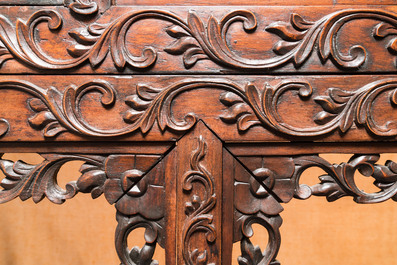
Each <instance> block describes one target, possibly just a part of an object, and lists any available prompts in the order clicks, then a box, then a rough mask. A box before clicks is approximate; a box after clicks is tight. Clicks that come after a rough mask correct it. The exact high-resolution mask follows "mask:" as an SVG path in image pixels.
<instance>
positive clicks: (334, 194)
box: [293, 155, 397, 203]
mask: <svg viewBox="0 0 397 265" xmlns="http://www.w3.org/2000/svg"><path fill="white" fill-rule="evenodd" d="M379 157H380V156H379V155H354V156H352V157H351V158H350V160H349V161H348V162H347V163H341V164H331V163H329V162H328V161H326V160H324V159H323V158H321V157H319V156H301V157H296V158H294V163H295V172H294V175H293V179H294V180H295V183H296V186H295V187H296V189H295V197H296V198H299V199H307V198H309V197H310V196H311V195H315V196H326V197H327V200H328V201H335V200H337V199H339V198H341V197H344V196H352V197H353V198H354V201H356V202H358V203H378V202H383V201H386V200H388V199H390V198H391V199H393V200H395V201H397V164H396V163H395V162H393V161H387V162H386V164H385V165H378V164H376V162H377V161H378V160H379ZM310 167H319V168H321V169H323V170H324V171H325V173H326V174H324V175H322V176H320V177H319V179H320V181H321V182H320V183H319V184H316V185H314V186H311V187H310V186H308V185H305V184H299V179H300V176H301V175H302V173H303V172H304V171H305V170H306V169H308V168H310ZM356 171H359V172H360V173H361V174H362V175H364V176H367V177H369V176H371V177H373V178H374V179H375V182H374V185H375V186H376V187H378V188H379V189H380V191H379V192H376V193H366V192H365V191H362V190H361V189H360V188H358V187H357V185H356V183H355V181H354V175H355V172H356Z"/></svg>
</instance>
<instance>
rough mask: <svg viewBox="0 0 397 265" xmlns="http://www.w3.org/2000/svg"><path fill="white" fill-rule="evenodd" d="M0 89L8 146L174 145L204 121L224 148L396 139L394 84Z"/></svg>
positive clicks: (66, 84)
mask: <svg viewBox="0 0 397 265" xmlns="http://www.w3.org/2000/svg"><path fill="white" fill-rule="evenodd" d="M53 78H55V79H56V78H57V76H53ZM0 86H1V88H2V89H0V103H1V104H2V109H1V110H0V119H1V122H0V126H1V127H0V129H1V135H2V136H3V137H2V140H3V141H104V140H105V141H149V142H150V141H175V140H176V139H178V138H180V137H181V136H182V135H183V134H184V133H185V132H187V131H188V130H189V129H190V128H191V127H192V126H193V125H194V124H195V122H197V121H198V120H203V121H204V122H205V123H206V124H207V125H208V126H209V127H210V128H211V129H212V130H214V132H215V133H216V134H217V135H219V137H221V138H222V139H223V140H224V141H227V142H235V141H244V142H246V141H256V142H257V141H326V142H329V141H338V142H357V141H372V140H375V141H391V140H393V139H395V136H396V135H397V129H396V128H395V124H396V120H397V112H396V108H395V106H396V104H397V103H396V102H397V101H396V99H395V98H396V97H395V95H396V87H397V78H396V77H395V76H393V75H390V76H384V77H382V76H380V75H365V76H361V75H354V76H345V75H344V76H329V77H327V78H326V79H325V78H323V77H321V76H314V75H310V76H309V75H302V76H293V77H291V76H255V75H246V76H241V75H235V76H228V77H224V76H211V77H203V76H193V75H192V76H190V77H186V76H176V75H174V76H156V75H147V76H95V79H93V78H92V77H91V76H66V77H62V79H61V78H59V80H57V82H56V83H55V84H54V81H53V79H52V78H48V77H47V76H25V77H21V76H12V75H10V76H6V75H2V76H0ZM98 114H100V115H101V118H100V119H98Z"/></svg>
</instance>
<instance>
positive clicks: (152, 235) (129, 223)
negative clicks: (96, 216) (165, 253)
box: [115, 213, 164, 265]
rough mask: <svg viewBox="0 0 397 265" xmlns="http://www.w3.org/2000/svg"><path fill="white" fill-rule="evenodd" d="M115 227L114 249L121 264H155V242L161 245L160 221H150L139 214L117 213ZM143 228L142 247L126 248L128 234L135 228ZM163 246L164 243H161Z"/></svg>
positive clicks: (161, 231)
mask: <svg viewBox="0 0 397 265" xmlns="http://www.w3.org/2000/svg"><path fill="white" fill-rule="evenodd" d="M117 222H118V225H117V229H116V240H115V242H116V250H117V254H118V255H119V258H120V260H121V264H122V265H140V264H143V265H157V264H158V262H157V261H156V260H153V255H154V251H155V250H156V243H157V242H158V243H159V244H160V245H162V243H163V242H162V238H163V235H162V233H163V228H162V224H161V225H160V223H161V222H158V221H151V220H148V219H145V218H143V217H141V216H139V215H135V216H132V217H127V216H124V215H122V214H120V213H117ZM139 227H142V228H145V241H146V243H145V245H144V246H143V247H142V248H139V247H134V248H132V249H131V250H129V249H128V245H127V238H128V235H129V234H130V233H131V232H132V231H133V230H135V229H137V228H139ZM162 246H164V245H162Z"/></svg>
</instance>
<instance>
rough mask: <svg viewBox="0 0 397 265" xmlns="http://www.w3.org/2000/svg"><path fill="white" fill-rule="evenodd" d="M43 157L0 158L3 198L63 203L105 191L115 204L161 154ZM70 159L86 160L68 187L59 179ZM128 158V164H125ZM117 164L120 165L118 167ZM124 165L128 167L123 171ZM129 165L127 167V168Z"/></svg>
mask: <svg viewBox="0 0 397 265" xmlns="http://www.w3.org/2000/svg"><path fill="white" fill-rule="evenodd" d="M41 156H42V157H43V161H42V162H41V163H39V164H37V165H31V164H28V163H25V162H23V161H15V162H14V161H10V160H6V159H1V160H0V169H1V171H2V172H3V173H4V175H5V178H4V179H3V180H2V182H1V184H0V186H1V187H2V188H3V189H2V190H1V191H0V202H1V203H4V202H7V201H10V200H12V199H15V198H16V197H19V198H20V199H21V200H27V199H29V198H32V199H33V200H34V202H36V203H38V202H40V201H41V200H42V199H44V198H45V197H47V198H48V199H49V200H50V201H51V202H53V203H57V204H61V203H64V202H65V200H67V199H71V198H73V197H74V196H75V195H76V194H77V193H78V192H82V193H91V196H92V198H94V199H95V198H97V197H99V196H100V195H102V194H105V197H106V199H107V200H108V202H109V203H111V204H113V203H115V202H116V201H118V200H119V198H120V197H121V196H122V195H123V194H124V193H125V192H128V190H129V189H130V188H131V186H132V185H134V183H136V182H138V181H139V180H140V179H141V178H142V176H143V175H144V173H145V172H146V171H147V170H148V169H149V168H150V167H151V166H152V165H153V164H155V163H156V162H157V161H158V160H159V158H160V156H155V155H151V156H148V155H110V156H103V155H84V154H81V155H80V154H76V155H74V154H42V155H41ZM70 161H83V162H84V164H83V165H82V166H81V168H80V172H81V176H79V177H78V178H77V179H76V181H72V182H69V183H68V184H66V187H65V189H64V188H61V187H60V186H59V185H58V183H57V177H58V172H59V170H60V168H61V167H62V166H63V165H64V164H65V163H67V162H70ZM125 161H128V167H126V165H125ZM114 165H117V167H116V168H115V167H114ZM123 168H124V169H125V170H124V171H123ZM126 168H128V170H127V169H126Z"/></svg>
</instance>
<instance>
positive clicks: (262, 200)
mask: <svg viewBox="0 0 397 265" xmlns="http://www.w3.org/2000/svg"><path fill="white" fill-rule="evenodd" d="M238 172H239V173H236V174H235V180H234V194H235V199H234V207H235V211H234V241H235V242H237V241H240V247H241V256H240V257H239V258H238V264H239V265H257V264H271V265H278V264H280V263H279V262H278V261H277V260H276V256H277V253H278V250H279V248H280V243H281V235H280V231H279V229H280V226H281V224H282V219H281V217H280V215H279V214H280V212H281V211H283V207H282V206H281V205H280V203H279V202H278V201H277V200H276V198H275V197H274V195H273V192H272V191H271V187H272V185H270V186H269V184H271V183H272V182H274V181H275V180H274V178H275V176H274V175H273V174H272V171H270V170H265V169H258V170H256V171H255V172H253V174H251V173H250V172H248V171H246V170H245V169H243V168H240V170H238ZM269 187H270V188H269ZM253 224H259V225H261V226H262V227H264V228H265V229H266V230H267V232H268V234H269V241H268V244H267V246H266V248H265V250H264V251H263V252H262V251H261V249H260V247H259V246H254V245H253V244H252V242H251V241H250V238H251V237H252V236H253V235H254V231H253V228H252V225H253Z"/></svg>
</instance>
